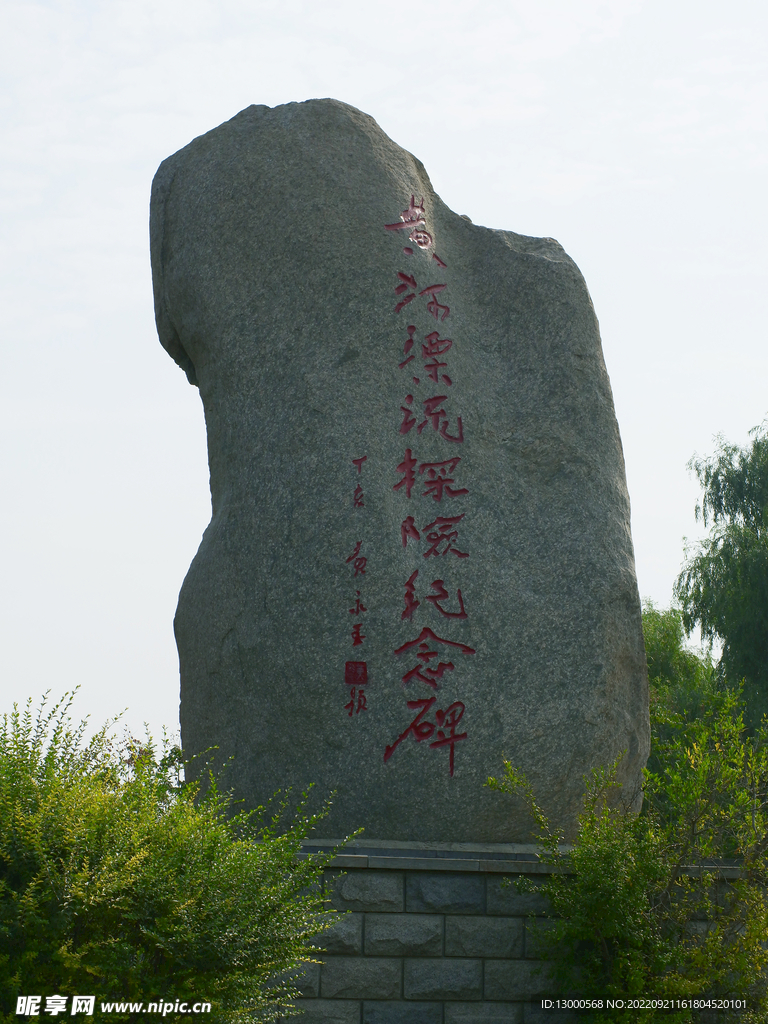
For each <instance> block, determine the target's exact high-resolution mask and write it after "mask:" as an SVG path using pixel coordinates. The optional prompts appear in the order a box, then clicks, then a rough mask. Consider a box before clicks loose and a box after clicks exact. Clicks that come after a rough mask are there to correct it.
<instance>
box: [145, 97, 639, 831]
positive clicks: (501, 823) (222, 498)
mask: <svg viewBox="0 0 768 1024" xmlns="http://www.w3.org/2000/svg"><path fill="white" fill-rule="evenodd" d="M151 220H152V225H151V235H152V268H153V276H154V288H155V309H156V316H157V327H158V332H159V335H160V340H161V342H162V344H163V345H164V347H165V348H166V350H167V351H168V353H169V354H170V355H171V356H172V357H173V358H174V359H175V360H176V362H177V363H178V364H179V365H180V366H181V367H182V368H183V369H184V370H185V372H186V374H187V377H188V378H189V381H190V382H191V383H192V384H194V385H196V386H197V387H198V388H199V389H200V395H201V397H202V401H203V407H204V410H205V419H206V425H207V430H208V456H209V466H210V485H211V496H212V508H213V514H212V519H211V523H210V525H209V526H208V528H207V530H206V531H205V535H204V537H203V540H202V543H201V545H200V549H199V551H198V553H197V555H196V557H195V559H194V561H193V563H192V565H191V567H190V570H189V573H188V575H187V577H186V579H185V581H184V585H183V587H182V590H181V595H180V598H179V607H178V611H177V614H176V620H175V629H176V638H177V642H178V648H179V656H180V664H181V729H182V739H183V742H184V746H185V748H186V749H187V751H188V752H189V753H196V752H199V751H201V750H204V749H206V748H209V747H212V746H217V747H218V748H219V754H218V757H219V761H220V762H223V761H226V759H227V758H230V757H232V758H233V761H232V764H233V768H232V775H231V780H232V783H233V784H234V787H235V790H236V792H237V794H238V795H239V796H241V797H243V798H245V800H246V802H247V803H248V804H250V805H256V804H261V803H264V802H266V801H267V800H268V799H269V798H270V797H271V796H272V794H273V793H274V792H275V791H276V790H278V789H282V790H285V789H286V788H287V787H288V786H293V787H294V792H295V793H299V792H301V790H302V789H303V788H305V787H306V786H307V784H309V783H311V782H314V783H316V784H317V787H318V789H319V791H320V792H321V793H322V794H327V793H329V792H330V791H331V790H336V797H335V801H334V804H333V810H332V812H331V816H330V818H329V819H327V821H326V823H325V834H326V835H328V836H333V837H337V836H342V835H344V834H347V833H348V832H350V831H351V830H353V829H354V828H356V827H359V826H364V827H365V830H366V831H365V838H366V839H367V840H369V841H373V840H388V841H401V842H408V841H415V842H423V843H425V844H429V843H435V844H441V843H443V844H446V843H447V844H457V843H484V844H493V843H515V842H524V841H525V840H527V839H528V838H529V830H530V824H531V823H530V820H529V818H528V816H527V814H526V813H525V811H524V808H523V806H522V804H520V805H515V803H514V801H512V800H509V799H504V798H502V797H500V796H499V795H498V794H497V793H494V792H492V791H490V790H488V789H487V788H484V786H483V784H484V782H485V780H486V779H487V777H488V776H489V775H499V774H500V773H501V771H502V760H503V759H504V758H507V759H509V760H511V761H512V762H513V763H514V764H515V765H516V766H518V767H519V768H521V769H522V770H523V771H524V772H525V773H526V775H527V776H528V778H529V780H530V782H531V783H532V785H533V788H534V791H535V793H536V794H537V796H538V798H539V799H540V801H541V803H542V804H543V806H544V807H545V809H546V810H547V811H548V812H549V814H550V815H551V817H552V819H553V821H554V822H555V824H556V825H557V826H558V827H560V828H561V829H563V830H564V832H565V834H566V835H568V834H572V832H573V827H574V823H575V817H576V814H577V812H578V809H579V806H580V797H581V794H582V792H583V776H584V775H585V773H587V772H589V770H590V769H591V768H592V767H594V766H595V765H598V764H607V763H609V762H611V761H612V760H613V759H614V758H616V757H617V756H618V755H620V754H621V753H622V752H623V751H625V752H626V754H625V756H624V759H623V762H622V766H621V771H620V775H621V779H622V780H623V782H624V794H625V797H626V796H629V798H630V800H631V801H632V802H633V803H634V806H635V807H637V806H639V802H640V800H641V791H640V780H641V769H642V767H643V765H644V763H645V760H646V757H647V754H648V743H649V726H648V693H647V680H646V667H645V654H644V648H643V637H642V631H641V616H640V604H639V600H638V592H637V583H636V579H635V570H634V559H633V551H632V541H631V536H630V528H629V499H628V495H627V488H626V482H625V473H624V463H623V457H622V449H621V442H620V439H619V430H618V426H617V423H616V418H615V415H614V409H613V401H612V398H611V389H610V384H609V381H608V376H607V373H606V370H605V365H604V363H603V357H602V352H601V347H600V338H599V333H598V325H597V320H596V318H595V314H594V310H593V308H592V303H591V301H590V298H589V295H588V293H587V289H586V286H585V284H584V281H583V279H582V276H581V274H580V273H579V271H578V269H577V267H576V266H575V265H574V263H573V262H572V261H571V260H570V259H569V257H568V256H567V255H566V254H565V252H564V251H563V249H562V248H561V247H560V245H559V244H558V243H557V242H555V241H554V240H553V239H551V238H529V237H526V236H522V235H516V234H514V233H512V232H510V231H499V230H493V229H490V228H485V227H479V226H476V225H474V224H472V223H470V222H469V220H468V219H467V218H466V217H461V216H458V215H457V214H455V213H453V212H451V210H449V209H448V208H447V207H446V206H445V204H444V203H443V202H442V201H441V200H440V198H439V197H438V196H437V195H436V194H435V193H434V191H433V189H432V186H431V184H430V181H429V178H428V177H427V173H426V171H425V169H424V167H423V166H422V165H421V163H420V162H419V161H418V160H417V159H415V158H414V157H413V156H411V154H410V153H407V152H405V151H404V150H403V149H400V148H399V147H398V146H397V145H396V144H395V143H394V142H392V141H391V140H390V139H389V138H388V137H387V136H386V135H385V134H384V133H383V132H382V131H381V129H380V128H379V127H378V125H377V124H376V123H375V121H373V120H372V118H370V117H368V116H367V115H365V114H363V113H361V112H360V111H359V110H356V109H354V108H353V107H350V106H347V105H346V104H343V103H339V102H337V101H335V100H310V101H308V102H306V103H289V104H286V105H285V106H280V107H276V108H274V109H270V108H269V107H265V106H251V107H248V108H247V109H246V110H243V111H241V113H239V114H238V115H237V116H236V117H234V118H233V119H232V120H231V121H228V122H226V124H222V125H220V126H219V127H218V128H216V129H214V130H213V131H211V132H208V134H206V135H203V136H201V137H200V138H198V139H195V140H194V141H193V142H191V143H190V144H189V145H188V146H186V147H185V148H184V149H182V150H180V151H179V152H178V153H176V154H174V155H173V156H172V157H169V158H168V159H167V160H165V161H164V162H163V164H162V165H161V166H160V169H159V170H158V172H157V175H156V177H155V181H154V185H153V191H152V217H151Z"/></svg>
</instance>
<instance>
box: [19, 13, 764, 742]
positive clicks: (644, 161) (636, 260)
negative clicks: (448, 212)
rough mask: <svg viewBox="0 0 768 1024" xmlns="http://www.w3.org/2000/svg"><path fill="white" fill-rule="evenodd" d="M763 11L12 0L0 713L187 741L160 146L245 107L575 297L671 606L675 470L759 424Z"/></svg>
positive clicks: (682, 479) (196, 425)
mask: <svg viewBox="0 0 768 1024" xmlns="http://www.w3.org/2000/svg"><path fill="white" fill-rule="evenodd" d="M767 25H768V8H766V6H765V4H764V3H761V2H757V0H748V2H743V0H735V2H733V3H730V4H728V5H725V4H722V3H713V2H707V0H705V2H701V0H696V2H691V0H678V2H675V0H648V2H643V0H626V2H621V0H617V2H610V3H609V2H607V0H606V2H597V0H595V2H593V0H537V2H532V0H500V2H495V0H474V2H473V0H440V2H437V0H433V2H427V0H411V2H409V3H407V4H395V3H392V2H391V0H389V2H387V3H382V2H379V0H371V2H369V3H361V2H360V0H335V2H334V0H330V2H328V0H322V2H320V0H314V2H301V0H250V2H246V0H216V2H211V3H209V2H203V0H151V2H149V0H130V2H123V0H110V2H109V3H103V2H102V3H96V2H87V0H58V2H49V3H36V2H34V0H23V2H20V3H19V2H13V0H2V3H1V4H0V104H1V106H0V110H1V111H2V113H1V115H0V154H2V159H0V208H1V209H2V225H3V230H2V235H1V236H0V238H1V242H0V253H1V254H2V276H1V277H0V290H1V292H0V301H1V305H0V309H1V311H2V312H1V313H0V325H1V332H2V333H1V335H0V336H1V337H2V373H1V374H0V436H1V442H0V444H1V448H0V450H1V451H2V465H3V472H2V484H3V492H4V493H3V501H2V504H1V506H0V515H1V516H2V536H3V544H2V573H1V577H0V578H1V579H2V590H1V593H2V615H1V616H0V630H1V633H2V635H1V636H0V666H1V669H2V683H3V698H4V699H3V701H2V706H0V711H2V710H7V709H9V708H10V705H11V703H12V701H13V700H20V701H23V700H25V699H26V698H27V696H32V697H33V698H35V699H37V698H39V696H40V695H41V694H42V693H43V691H44V690H46V689H48V688H51V689H52V691H53V695H56V696H57V695H60V694H61V693H62V692H63V691H64V690H66V689H71V688H72V687H74V686H75V685H78V684H79V685H80V686H81V691H80V695H79V697H78V700H77V702H76V705H75V709H74V710H75V714H76V716H77V717H82V716H84V715H86V714H90V715H91V718H92V720H93V721H94V722H95V723H101V722H102V721H103V720H105V719H106V718H107V717H109V716H110V715H112V714H114V713H116V712H118V711H120V710H121V709H123V708H126V707H127V708H128V709H129V710H128V712H127V713H126V715H125V722H126V724H127V725H128V726H129V727H130V728H131V729H133V730H134V731H139V730H142V728H143V727H142V723H143V722H148V723H149V725H150V727H151V728H152V730H153V732H155V734H158V733H159V732H160V731H161V727H162V725H163V724H165V725H167V726H168V727H169V728H170V729H171V730H174V729H176V728H177V723H178V663H177V658H176V649H175V645H174V640H173V630H172V621H173V614H174V610H175V606H176V599H177V595H178V591H179V587H180V586H181V582H182V580H183V578H184V575H185V573H186V571H187V568H188V566H189V563H190V561H191V559H192V557H193V556H194V554H195V551H196V550H197V546H198V544H199V541H200V537H201V534H202V532H203V530H204V529H205V526H206V525H207V523H208V519H209V514H210V503H209V494H208V473H207V462H206V451H205V429H204V423H203V415H202V407H201V404H200V400H199V397H198V393H197V389H196V388H193V387H190V385H189V384H188V383H187V381H186V378H185V376H184V374H183V373H182V371H181V370H180V369H179V368H178V367H177V366H176V365H175V364H174V363H173V362H172V361H171V360H170V359H169V357H168V356H167V355H166V354H165V352H164V351H163V350H162V348H161V347H160V344H159V342H158V340H157V335H156V332H155V326H154V318H153V307H152V289H151V282H150V270H149V249H148V241H147V212H148V202H149V190H150V184H151V181H152V176H153V174H154V172H155V170H156V168H157V166H158V164H159V163H160V161H161V160H163V159H164V158H165V157H166V156H168V155H170V154H171V153H173V152H175V151H176V150H177V149H179V148H181V147H182V146H184V145H186V144H187V143H188V142H189V141H190V140H191V139H193V138H194V137H195V136H196V135H200V134H201V133H203V132H206V131H208V130H209V129H211V128H213V127H215V126H216V125H217V124H220V123H221V122H222V121H225V120H227V119H228V118H230V117H232V116H234V114H236V113H237V112H238V111H239V110H241V109H242V108H244V107H246V106H248V105H249V104H251V103H265V104H268V105H269V106H274V105H277V104H280V103H286V102H289V101H292V100H305V99H310V98H312V97H323V96H332V97H334V98H336V99H340V100H343V101H345V102H347V103H351V104H353V105H354V106H356V107H359V108H360V109H361V110H364V111H365V112H366V113H368V114H370V115H372V116H373V117H374V118H375V119H376V120H377V121H378V123H379V125H380V126H381V127H382V129H383V130H384V131H385V132H386V133H387V134H388V135H389V136H390V137H391V138H392V139H393V140H394V141H395V142H397V143H398V144H399V145H401V146H403V147H405V148H406V149H408V150H410V151H411V152H412V153H414V154H415V155H416V156H417V157H418V158H419V159H420V160H422V161H423V163H424V164H425V166H426V168H427V171H428V173H429V175H430V177H431V179H432V183H433V185H434V187H435V189H436V191H437V192H438V193H439V194H440V196H441V197H442V199H443V200H444V201H445V202H446V203H447V204H448V205H449V206H450V207H451V208H452V209H453V210H455V211H456V212H457V213H462V214H467V215H469V216H470V217H471V219H472V220H473V221H474V222H475V223H477V224H483V225H486V226H488V227H495V228H505V229H509V230H512V231H517V232H520V233H522V234H529V235H546V236H552V237H554V238H557V239H558V240H559V241H560V242H561V243H562V245H563V246H564V247H565V249H566V250H567V252H568V253H569V254H570V255H571V256H572V257H573V259H574V260H575V261H576V263H577V264H578V266H579V267H580V269H581V271H582V273H583V274H584V276H585V278H586V281H587V285H588V287H589V290H590V293H591V295H592V299H593V302H594V305H595V309H596V311H597V315H598V318H599V320H600V326H601V333H602V339H603V350H604V353H605V360H606V364H607V367H608V372H609V374H610V378H611V383H612V387H613V394H614V401H615V405H616V413H617V416H618V421H619V427H620V429H621V435H622V440H623V444H624V452H625V457H626V463H627V478H628V484H629V492H630V497H631V501H632V531H633V537H634V543H635V555H636V561H637V575H638V581H639V587H640V593H641V595H642V596H644V597H650V598H652V599H653V600H654V601H656V602H657V603H658V604H660V605H663V606H666V605H668V604H669V602H670V600H671V591H672V584H673V582H674V580H675V577H676V576H677V573H678V572H679V570H680V566H681V562H682V558H683V537H684V536H688V537H689V538H691V539H693V538H695V537H697V536H699V535H700V530H699V527H698V526H697V524H696V523H695V521H694V515H693V511H694V505H695V502H696V498H697V494H698V489H697V485H696V482H695V481H694V480H692V479H691V478H690V476H689V474H688V472H687V471H686V463H687V462H688V460H689V459H690V457H691V456H692V455H693V454H694V452H696V453H699V454H700V455H704V454H708V453H710V452H712V451H713V448H714V441H713V438H714V435H716V434H717V433H719V432H722V433H723V434H724V435H725V436H726V437H727V438H728V439H729V440H730V441H733V442H737V443H739V444H744V443H746V442H747V440H748V430H749V428H750V427H753V426H755V425H757V424H758V423H760V422H761V421H763V419H764V418H765V417H766V415H767V414H768V390H767V385H768V344H766V327H765V324H766V313H767V312H768V310H767V309H766V306H767V305H768V288H766V270H767V269H768V259H767V258H766V245H765V238H766V235H767V234H768V232H767V230H766V229H767V228H768V224H766V211H767V209H768V203H767V202H766V169H767V167H766V165H767V164H768V139H767V137H766V112H767V110H768V87H767V78H768V76H767V75H766V54H767V53H768V39H767V38H766V36H767V35H768V33H767V32H766V27H767Z"/></svg>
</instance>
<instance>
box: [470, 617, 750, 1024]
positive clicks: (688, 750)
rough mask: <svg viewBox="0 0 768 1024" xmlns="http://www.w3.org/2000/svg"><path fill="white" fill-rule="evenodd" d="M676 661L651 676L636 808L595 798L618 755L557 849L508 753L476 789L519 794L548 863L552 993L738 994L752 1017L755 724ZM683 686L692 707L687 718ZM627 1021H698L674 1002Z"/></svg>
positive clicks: (606, 785) (612, 774)
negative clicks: (568, 843)
mask: <svg viewBox="0 0 768 1024" xmlns="http://www.w3.org/2000/svg"><path fill="white" fill-rule="evenodd" d="M675 621H677V620H676V619H675ZM670 622H671V620H669V619H668V620H667V625H670ZM657 624H658V621H657ZM652 646H653V645H652V644H651V645H649V647H651V648H652ZM673 646H674V645H673ZM694 657H695V656H694ZM650 662H651V655H650V654H649V664H650ZM678 668H679V666H678ZM687 668H688V670H690V671H689V673H688V685H687V686H686V685H685V680H682V682H681V676H680V672H679V671H678V672H676V673H671V674H669V673H668V677H667V680H666V685H665V683H664V680H663V678H662V675H661V673H659V674H658V675H657V676H656V677H655V679H656V682H657V684H658V687H659V688H658V689H657V694H656V698H657V699H656V700H655V701H654V704H653V708H652V737H653V739H652V755H653V765H654V768H653V771H647V772H646V780H645V802H644V806H643V810H642V812H641V814H639V815H633V814H629V813H624V812H623V809H622V808H621V806H620V802H619V803H618V806H617V802H616V801H615V800H611V801H608V800H607V799H606V797H607V795H608V793H609V791H611V790H612V789H614V788H615V787H617V786H618V783H617V782H616V769H617V767H618V763H619V762H618V761H617V762H616V763H615V764H614V765H613V766H612V767H610V768H607V769H606V768H603V769H599V770H597V771H595V772H594V773H593V774H592V776H591V778H590V779H589V780H587V787H586V796H585V802H584V810H583V812H582V814H581V816H580V819H579V831H578V836H577V838H576V841H575V843H574V845H573V846H572V848H570V850H569V849H567V848H565V847H564V846H563V843H562V838H561V837H560V836H558V835H557V834H556V833H555V832H554V831H553V830H552V829H551V827H550V825H549V822H548V821H547V819H546V817H545V815H544V814H543V812H542V811H541V809H540V807H539V806H538V804H537V802H536V799H535V797H534V794H533V793H532V791H531V788H530V786H529V785H528V783H527V781H526V780H525V777H524V776H523V775H522V774H521V773H520V772H518V771H516V770H515V768H514V767H513V766H512V765H511V764H510V763H509V762H505V774H504V776H503V777H502V778H501V779H500V780H497V779H489V780H488V784H489V785H490V786H491V787H492V788H495V789H498V790H501V791H503V792H507V793H511V794H514V795H515V796H517V797H518V798H520V797H522V798H523V799H524V800H525V801H526V802H527V805H528V808H529V810H530V813H531V815H532V818H533V820H534V822H535V828H536V830H537V833H538V838H539V842H540V845H541V855H542V857H543V859H544V860H545V861H546V862H547V863H549V864H550V865H551V866H552V867H553V869H554V873H553V874H552V875H551V876H550V877H549V879H548V880H547V881H546V882H545V883H544V885H543V886H542V888H541V889H540V890H538V891H541V892H542V893H543V895H545V896H546V897H547V898H548V899H549V901H550V904H551V908H552V916H553V920H552V921H550V922H548V923H547V928H546V930H543V929H542V930H541V931H542V934H541V936H540V939H541V943H542V949H543V954H542V955H543V956H544V958H545V959H547V960H548V961H550V962H551V964H552V966H551V968H550V969H549V970H550V973H551V981H552V983H554V984H555V985H556V986H557V988H558V991H559V992H560V993H561V994H568V993H570V994H578V995H579V996H584V997H605V996H618V997H626V996H632V995H637V996H640V995H646V996H667V997H676V998H680V999H685V998H696V997H715V998H718V997H719V998H725V997H729V998H741V999H744V998H747V999H748V1001H749V1008H750V1009H749V1013H747V1014H739V1015H738V1019H739V1020H741V1021H744V1022H745V1024H746V1022H747V1021H755V1022H756V1021H765V1020H766V1019H768V973H767V969H768V949H766V944H765V940H766V936H768V729H766V726H765V725H763V726H762V727H761V728H760V729H759V730H758V731H757V733H755V734H753V735H747V733H746V731H745V728H744V720H743V702H742V700H741V696H740V694H738V693H732V692H730V691H728V690H727V689H717V688H716V687H714V686H710V678H709V668H708V665H707V663H706V659H704V660H703V661H702V664H701V665H700V666H699V669H700V671H699V669H697V668H696V666H693V665H690V664H689V665H688V666H687ZM676 687H677V689H675V688H676ZM694 693H695V694H696V695H697V696H696V701H697V703H698V712H697V714H696V715H695V716H694V715H690V716H689V715H687V714H686V713H685V712H686V708H689V705H690V703H691V697H692V694H694ZM620 760H621V759H619V761H620ZM585 1019H587V1018H585ZM588 1019H590V1020H591V1021H593V1022H598V1021H601V1020H609V1019H612V1018H610V1017H603V1016H601V1015H600V1014H593V1015H592V1016H590V1017H589V1018H588ZM638 1019H642V1020H646V1021H656V1020H657V1019H658V1020H659V1021H661V1020H662V1019H663V1020H670V1019H671V1020H678V1021H695V1020H698V1017H697V1015H696V1013H695V1012H694V1011H692V1010H690V1009H681V1010H680V1011H679V1012H677V1013H676V1014H675V1015H672V1016H670V1015H668V1014H667V1013H665V1012H662V1011H658V1012H657V1011H647V1012H644V1013H643V1014H641V1015H639V1016H638ZM718 1019H728V1018H727V1017H721V1018H718Z"/></svg>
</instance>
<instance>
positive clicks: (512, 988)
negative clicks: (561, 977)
mask: <svg viewBox="0 0 768 1024" xmlns="http://www.w3.org/2000/svg"><path fill="white" fill-rule="evenodd" d="M326 845H333V844H332V843H330V842H329V843H327V844H325V843H317V844H314V845H307V847H306V848H307V850H308V852H317V851H318V850H320V849H322V848H323V847H324V846H326ZM548 871H549V869H548V868H547V866H546V865H544V864H542V863H541V862H540V861H539V859H538V857H537V856H536V853H535V847H534V846H529V845H521V844H508V845H486V846H475V847H472V846H469V845H468V844H445V845H439V844H435V845H432V846H426V845H424V844H417V843H381V842H376V843H375V844H374V845H366V844H365V843H364V842H363V841H360V842H359V843H358V844H357V845H354V846H347V847H346V848H345V852H344V854H343V855H342V856H339V857H337V858H336V860H334V861H333V863H332V865H331V867H330V869H329V870H328V871H327V872H326V884H327V888H328V892H329V894H330V895H331V899H332V904H333V906H334V907H335V908H336V909H337V910H340V911H347V912H348V913H346V914H345V915H344V917H343V918H342V919H341V920H340V921H339V923H338V924H337V925H336V926H335V927H334V929H333V930H332V931H330V932H327V933H325V935H323V936H322V937H320V939H319V943H322V944H323V945H324V947H325V949H326V951H327V953H326V954H325V955H323V957H322V960H323V962H322V964H317V965H312V966H311V967H310V969H309V970H308V971H307V972H306V974H305V975H304V977H303V979H302V991H303V996H304V998H303V999H302V1000H301V1007H302V1009H303V1010H304V1014H303V1015H302V1018H301V1019H302V1021H304V1022H305V1024H524V1022H527V1021H536V1020H539V1021H544V1020H546V1021H555V1020H567V1019H570V1018H569V1017H568V1016H567V1015H565V1014H554V1013H553V1012H552V1011H551V1010H547V1011H544V1010H543V1009H542V1003H541V1000H542V998H543V997H547V996H549V997H551V996H552V991H551V986H549V987H548V982H547V976H546V971H545V970H544V969H543V968H545V964H544V963H543V962H542V960H541V959H540V958H539V952H538V943H537V937H536V930H537V927H538V929H539V932H540V931H541V929H542V928H545V927H546V918H545V915H546V911H547V904H546V901H545V900H544V899H543V898H542V897H541V896H539V895H537V894H535V893H530V894H521V893H519V892H518V891H517V889H516V887H515V885H514V879H515V878H517V877H520V876H527V877H530V878H532V879H533V880H534V882H537V881H538V882H540V881H542V880H543V876H544V875H546V873H547V872H548ZM510 878H511V879H512V880H513V884H505V881H506V880H507V879H510Z"/></svg>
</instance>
